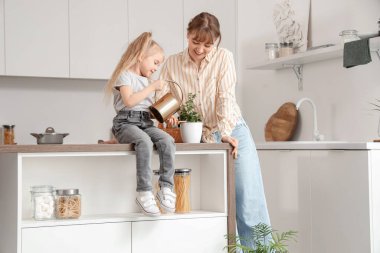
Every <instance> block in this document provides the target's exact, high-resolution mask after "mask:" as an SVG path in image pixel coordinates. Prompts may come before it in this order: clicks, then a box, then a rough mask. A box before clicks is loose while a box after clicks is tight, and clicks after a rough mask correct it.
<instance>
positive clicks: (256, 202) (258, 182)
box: [160, 12, 270, 247]
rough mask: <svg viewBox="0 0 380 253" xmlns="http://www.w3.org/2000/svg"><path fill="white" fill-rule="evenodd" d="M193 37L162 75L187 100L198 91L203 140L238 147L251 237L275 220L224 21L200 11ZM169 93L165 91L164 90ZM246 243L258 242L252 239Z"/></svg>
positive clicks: (244, 225)
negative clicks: (240, 100) (225, 42)
mask: <svg viewBox="0 0 380 253" xmlns="http://www.w3.org/2000/svg"><path fill="white" fill-rule="evenodd" d="M187 40H188V48H186V49H185V50H184V51H183V52H181V53H178V54H176V55H172V56H170V57H169V58H168V60H167V61H166V63H165V65H164V66H163V68H162V70H161V77H160V78H161V79H162V80H172V81H175V82H177V83H179V84H180V85H181V86H182V89H183V92H184V98H187V97H188V96H187V95H188V94H189V93H193V94H196V98H195V107H196V108H195V109H196V111H197V112H199V113H200V115H201V117H202V122H203V124H204V127H203V135H202V141H203V142H226V143H230V144H231V145H232V146H233V150H232V153H233V156H234V158H235V183H236V222H237V228H238V234H239V236H240V237H246V238H251V235H252V231H251V227H252V226H254V225H256V224H258V223H260V222H262V223H266V224H268V225H270V221H269V215H268V211H267V206H266V200H265V195H264V188H263V183H262V178H261V171H260V164H259V158H258V156H257V151H256V147H255V144H254V141H253V139H252V136H251V133H250V130H249V128H248V126H247V125H246V123H245V121H244V119H243V117H242V115H241V112H240V109H239V106H238V104H237V102H236V97H235V85H236V72H235V65H234V60H233V55H232V53H231V52H229V51H228V50H226V49H224V48H219V43H220V41H221V33H220V28H219V21H218V19H217V18H216V17H215V16H213V15H212V14H209V13H205V12H203V13H200V14H198V15H197V16H195V17H194V18H193V19H192V20H191V21H190V23H189V25H188V28H187ZM166 92H167V89H166V90H165V89H164V90H162V92H161V93H160V94H165V93H166ZM241 243H242V244H243V245H246V246H251V247H253V246H254V245H252V242H250V241H248V242H241Z"/></svg>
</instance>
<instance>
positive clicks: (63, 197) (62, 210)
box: [55, 189, 81, 219]
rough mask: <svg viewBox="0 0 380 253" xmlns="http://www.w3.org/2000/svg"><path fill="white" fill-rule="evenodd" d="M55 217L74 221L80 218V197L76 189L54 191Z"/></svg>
mask: <svg viewBox="0 0 380 253" xmlns="http://www.w3.org/2000/svg"><path fill="white" fill-rule="evenodd" d="M56 195H57V199H56V201H55V203H56V204H55V217H56V218H57V219H76V218H79V217H80V216H81V195H80V194H79V190H78V189H59V190H56Z"/></svg>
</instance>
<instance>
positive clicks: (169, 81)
mask: <svg viewBox="0 0 380 253" xmlns="http://www.w3.org/2000/svg"><path fill="white" fill-rule="evenodd" d="M165 81H166V82H168V83H174V84H175V85H177V86H178V87H179V89H180V90H181V104H182V103H183V90H182V87H181V85H179V84H178V83H177V82H175V81H171V80H165Z"/></svg>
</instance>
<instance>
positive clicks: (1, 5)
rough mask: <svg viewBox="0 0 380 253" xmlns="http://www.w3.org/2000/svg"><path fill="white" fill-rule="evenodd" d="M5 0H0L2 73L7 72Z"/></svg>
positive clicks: (0, 64)
mask: <svg viewBox="0 0 380 253" xmlns="http://www.w3.org/2000/svg"><path fill="white" fill-rule="evenodd" d="M4 39H5V38H4V0H0V75H4V74H5V51H4V50H5V47H4Z"/></svg>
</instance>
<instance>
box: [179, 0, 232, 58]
mask: <svg viewBox="0 0 380 253" xmlns="http://www.w3.org/2000/svg"><path fill="white" fill-rule="evenodd" d="M235 2H237V1H231V0H203V1H194V0H184V5H185V6H184V10H185V13H184V26H185V27H184V31H185V36H184V38H185V39H186V32H187V25H188V23H189V22H190V19H192V18H193V17H194V16H195V15H197V14H199V13H201V12H209V13H211V14H213V15H215V16H216V17H217V18H218V20H219V23H220V30H221V33H222V41H221V44H220V45H221V46H222V47H224V48H227V49H228V50H230V51H231V52H232V53H233V54H234V55H235V53H236V42H235V41H236V3H235ZM185 47H187V40H186V41H185Z"/></svg>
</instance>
